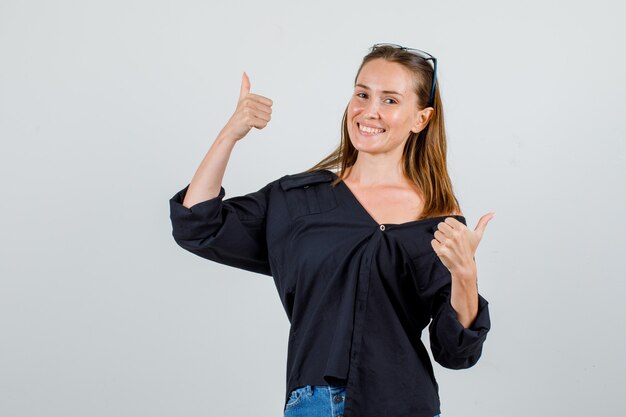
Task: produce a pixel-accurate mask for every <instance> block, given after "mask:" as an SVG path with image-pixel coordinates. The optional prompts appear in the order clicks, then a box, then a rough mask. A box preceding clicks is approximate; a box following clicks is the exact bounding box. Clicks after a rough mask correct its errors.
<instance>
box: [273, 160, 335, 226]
mask: <svg viewBox="0 0 626 417" xmlns="http://www.w3.org/2000/svg"><path fill="white" fill-rule="evenodd" d="M333 179H334V177H333V174H332V173H331V172H330V171H318V172H303V173H300V174H294V175H287V176H285V177H283V178H281V179H280V180H279V182H280V186H281V188H282V190H283V191H284V192H285V200H286V202H287V209H288V210H289V214H290V215H291V218H292V219H297V218H298V217H302V216H307V215H311V214H319V213H323V212H325V211H329V210H332V209H334V208H336V207H337V199H336V197H335V192H334V190H333V188H332V187H331V186H330V183H331V182H332V181H333Z"/></svg>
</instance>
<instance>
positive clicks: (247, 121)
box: [223, 72, 273, 140]
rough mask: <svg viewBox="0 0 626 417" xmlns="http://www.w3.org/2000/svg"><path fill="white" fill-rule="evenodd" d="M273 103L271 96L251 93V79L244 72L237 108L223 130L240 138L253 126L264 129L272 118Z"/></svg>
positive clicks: (233, 136) (236, 138)
mask: <svg viewBox="0 0 626 417" xmlns="http://www.w3.org/2000/svg"><path fill="white" fill-rule="evenodd" d="M272 104H273V102H272V100H270V99H269V98H267V97H263V96H260V95H258V94H252V93H250V79H249V78H248V74H246V73H245V72H244V73H243V76H242V79H241V90H240V91H239V100H238V101H237V108H236V109H235V113H233V115H232V116H231V117H230V119H229V120H228V122H227V123H226V126H224V129H223V130H224V131H227V132H229V136H230V137H232V138H234V139H235V140H239V139H242V138H243V137H245V136H246V135H247V134H248V132H249V131H250V130H251V129H252V128H253V127H255V128H257V129H263V128H264V127H265V126H267V124H268V123H269V121H270V119H271V116H272Z"/></svg>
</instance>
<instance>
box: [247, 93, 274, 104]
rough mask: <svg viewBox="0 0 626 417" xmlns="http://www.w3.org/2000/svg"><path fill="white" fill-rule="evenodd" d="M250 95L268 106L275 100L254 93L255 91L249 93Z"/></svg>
mask: <svg viewBox="0 0 626 417" xmlns="http://www.w3.org/2000/svg"><path fill="white" fill-rule="evenodd" d="M248 97H250V98H251V99H253V100H254V101H257V102H259V103H262V104H265V105H266V106H271V105H272V104H274V102H273V101H272V100H271V99H269V98H267V97H263V96H260V95H258V94H254V93H252V94H248Z"/></svg>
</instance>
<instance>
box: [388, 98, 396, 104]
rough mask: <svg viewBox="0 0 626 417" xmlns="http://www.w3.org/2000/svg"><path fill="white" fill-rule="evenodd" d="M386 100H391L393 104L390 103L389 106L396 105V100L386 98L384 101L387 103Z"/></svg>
mask: <svg viewBox="0 0 626 417" xmlns="http://www.w3.org/2000/svg"><path fill="white" fill-rule="evenodd" d="M387 100H391V101H392V102H393V103H390V104H397V103H398V102H397V101H396V100H394V99H392V98H386V99H385V101H387Z"/></svg>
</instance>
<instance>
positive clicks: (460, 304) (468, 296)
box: [450, 264, 478, 328]
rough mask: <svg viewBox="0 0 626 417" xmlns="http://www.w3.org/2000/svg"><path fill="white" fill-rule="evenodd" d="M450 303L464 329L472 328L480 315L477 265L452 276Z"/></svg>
mask: <svg viewBox="0 0 626 417" xmlns="http://www.w3.org/2000/svg"><path fill="white" fill-rule="evenodd" d="M450 303H451V304H452V308H453V309H454V311H455V312H456V316H457V319H458V320H459V322H460V323H461V324H462V325H463V327H465V328H468V327H470V326H471V325H472V323H473V322H474V320H475V319H476V316H477V315H478V283H477V269H476V264H474V265H473V266H472V267H470V268H468V269H467V270H466V271H464V272H459V273H453V274H452V289H451V294H450Z"/></svg>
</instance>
